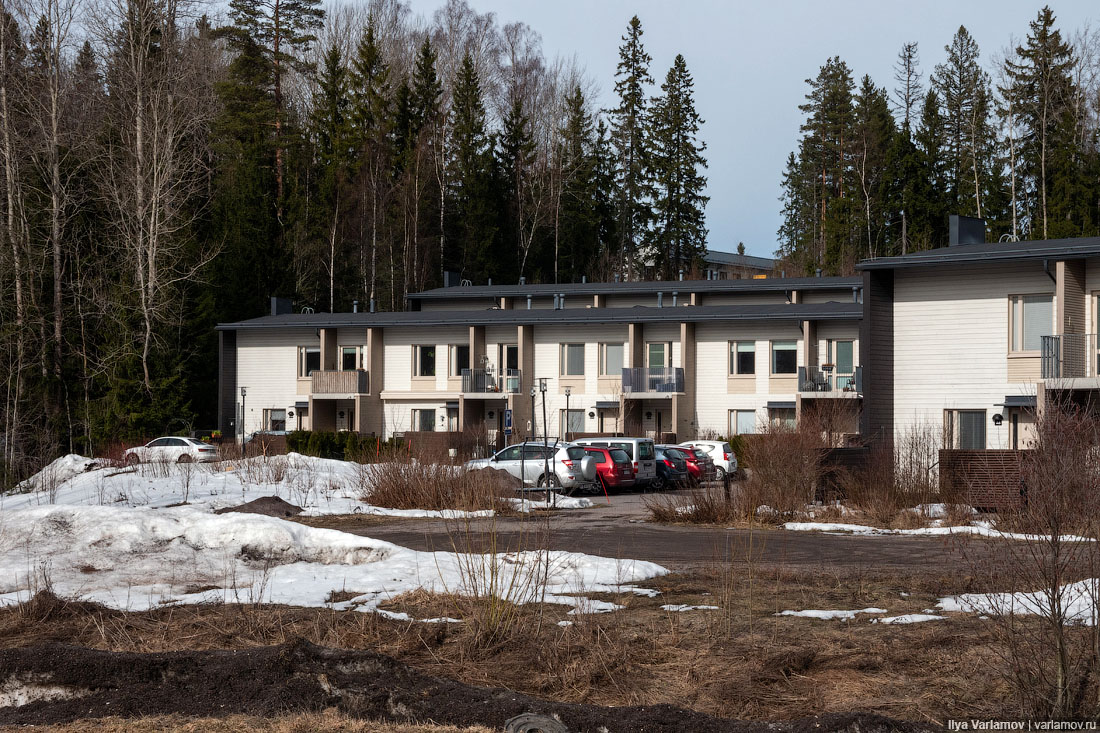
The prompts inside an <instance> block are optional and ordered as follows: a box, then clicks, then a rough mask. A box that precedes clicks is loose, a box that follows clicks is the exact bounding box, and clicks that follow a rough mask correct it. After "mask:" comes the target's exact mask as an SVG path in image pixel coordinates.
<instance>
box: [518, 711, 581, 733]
mask: <svg viewBox="0 0 1100 733" xmlns="http://www.w3.org/2000/svg"><path fill="white" fill-rule="evenodd" d="M504 733H569V729H568V728H566V727H565V726H564V725H562V723H561V721H559V720H555V719H554V718H551V717H550V716H548V715H539V714H538V713H521V714H520V715H517V716H516V717H514V718H511V719H509V720H507V721H505V723H504Z"/></svg>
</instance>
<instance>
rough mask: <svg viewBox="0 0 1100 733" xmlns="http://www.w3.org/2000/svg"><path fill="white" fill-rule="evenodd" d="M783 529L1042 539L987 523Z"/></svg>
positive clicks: (794, 525)
mask: <svg viewBox="0 0 1100 733" xmlns="http://www.w3.org/2000/svg"><path fill="white" fill-rule="evenodd" d="M783 529H785V530H788V531H792V532H845V533H850V534H864V535H889V534H892V535H924V536H937V537H938V536H943V535H953V534H958V535H967V534H969V535H978V536H980V537H995V538H998V539H1002V540H1028V541H1035V540H1041V539H1043V537H1042V536H1040V535H1033V534H1021V533H1020V532H1002V531H1000V530H998V529H995V528H994V527H993V526H992V525H990V524H989V523H988V522H975V523H974V524H971V525H967V526H961V527H920V528H918V529H883V528H880V527H868V526H866V525H862V524H844V523H842V522H787V523H786V524H784V525H783ZM1062 541H1063V542H1091V540H1090V539H1088V538H1087V537H1077V536H1075V535H1063V537H1062Z"/></svg>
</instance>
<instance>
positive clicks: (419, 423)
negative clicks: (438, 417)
mask: <svg viewBox="0 0 1100 733" xmlns="http://www.w3.org/2000/svg"><path fill="white" fill-rule="evenodd" d="M412 424H413V429H414V430H420V431H422V432H426V433H430V432H433V431H434V430H435V410H413V411H412Z"/></svg>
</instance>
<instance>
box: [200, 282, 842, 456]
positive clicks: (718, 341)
mask: <svg viewBox="0 0 1100 733" xmlns="http://www.w3.org/2000/svg"><path fill="white" fill-rule="evenodd" d="M862 287H863V280H862V279H861V278H858V277H857V278H787V279H783V278H777V279H767V280H751V279H750V280H700V281H674V282H620V283H579V284H571V285H529V284H526V283H518V284H510V285H486V286H457V287H447V288H439V289H436V290H430V291H426V292H423V293H418V294H415V295H413V296H411V297H410V310H409V311H406V312H402V313H373V312H366V313H363V312H359V313H333V314H327V313H316V314H315V313H305V314H303V313H298V314H295V313H289V312H283V311H285V310H286V308H285V307H280V306H278V304H276V307H274V308H273V312H272V314H271V315H269V316H265V317H262V318H256V319H251V320H247V321H242V322H238V323H226V324H221V325H219V326H218V330H219V335H220V344H221V363H220V370H221V371H220V387H219V425H220V427H221V429H222V430H223V431H224V432H226V434H239V433H240V431H241V430H242V429H243V430H244V432H246V433H251V432H253V431H257V430H293V429H297V428H302V429H328V430H332V429H335V430H356V431H359V432H362V433H368V434H377V435H380V436H382V437H390V436H392V435H395V434H404V433H407V432H420V431H451V432H459V431H462V432H468V431H475V430H476V431H481V430H484V431H485V432H486V434H488V435H489V436H490V437H491V438H493V439H496V440H498V441H499V440H501V439H503V431H504V427H505V414H506V411H511V415H512V418H513V435H514V436H515V437H522V436H524V435H530V434H532V432H533V431H534V427H535V426H534V425H533V424H532V422H531V421H532V411H533V410H534V411H535V412H537V414H538V426H539V428H538V430H537V431H534V432H541V423H542V417H541V416H542V410H543V397H544V396H545V403H546V423H547V426H548V427H547V430H548V433H549V434H550V435H559V436H565V435H575V434H578V433H587V434H591V433H644V434H649V435H653V436H664V437H665V438H667V439H671V438H672V437H677V438H680V439H684V438H688V437H691V436H695V435H699V434H703V433H718V434H722V435H728V434H736V433H745V432H755V431H756V430H758V429H759V427H760V425H761V424H762V423H763V422H765V421H768V420H780V421H786V422H794V421H796V420H797V419H798V416H799V415H800V413H802V412H804V411H805V410H810V409H815V408H814V406H815V405H820V404H824V403H826V402H827V403H828V404H830V405H841V406H842V407H841V409H840V412H841V413H842V414H843V415H845V416H846V417H847V418H848V419H847V423H848V424H847V427H846V431H847V432H850V433H853V434H855V433H858V430H859V422H858V420H859V414H860V407H861V405H862V384H863V369H862V365H861V363H860V362H859V355H860V353H861V351H862V350H863V349H862V347H861V345H860V335H859V331H860V325H859V324H860V320H861V318H862V317H863V311H864V306H863V304H862V302H861V298H862ZM543 390H545V391H543ZM532 393H534V395H535V397H534V398H532ZM242 416H243V417H242Z"/></svg>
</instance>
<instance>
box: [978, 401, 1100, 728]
mask: <svg viewBox="0 0 1100 733" xmlns="http://www.w3.org/2000/svg"><path fill="white" fill-rule="evenodd" d="M1098 436H1100V421H1098V420H1097V417H1096V416H1095V415H1093V414H1092V413H1091V412H1090V411H1088V410H1086V409H1083V408H1081V407H1080V406H1077V405H1074V404H1058V403H1054V404H1048V405H1047V406H1046V409H1045V410H1044V411H1043V412H1042V413H1040V415H1039V417H1038V420H1037V422H1036V426H1035V439H1034V441H1033V443H1032V445H1031V446H1030V447H1031V450H1030V451H1029V454H1028V455H1027V456H1026V457H1025V459H1024V460H1023V461H1022V466H1021V491H1020V500H1019V502H1018V504H1017V506H1016V508H1015V509H1011V510H1009V511H1007V512H1006V516H1005V517H1004V518H1003V519H1002V521H1001V522H999V525H1000V526H1003V527H1011V528H1012V529H1016V530H1020V531H1023V532H1026V533H1027V534H1026V535H1025V537H1024V538H1023V539H1017V540H1011V541H1009V540H1005V541H1002V542H1001V543H1000V546H999V547H998V552H997V553H996V555H995V559H993V558H991V557H990V554H989V553H988V552H983V551H982V548H981V547H979V546H976V545H977V544H978V543H974V542H971V543H964V545H963V550H964V553H965V554H966V556H967V558H968V560H969V561H970V562H971V564H972V565H975V566H976V567H977V568H978V569H980V570H983V571H989V570H990V569H994V568H995V567H998V568H999V567H1001V566H1004V567H1005V568H1007V573H1004V574H1003V576H1004V577H1007V578H1012V579H1013V580H1014V583H1013V587H1011V588H1009V589H1008V590H1009V593H1005V594H995V595H993V596H989V597H987V600H986V601H985V602H984V605H985V607H984V608H982V610H985V611H987V612H992V615H993V616H994V617H995V619H996V622H997V623H996V628H997V629H998V631H999V635H1000V637H1001V639H1002V641H1003V654H1002V657H1001V661H1002V663H1003V670H1004V673H1005V676H1006V678H1007V680H1008V681H1009V682H1010V684H1011V685H1012V687H1013V689H1014V691H1015V693H1016V696H1017V698H1018V701H1019V705H1020V709H1021V712H1022V713H1024V714H1026V715H1035V716H1043V717H1047V716H1049V717H1053V718H1070V717H1073V718H1094V717H1096V715H1097V714H1100V654H1098V652H1100V624H1098V622H1100V619H1098V618H1097V604H1098V603H1100V591H1098V582H1100V581H1098V580H1097V578H1098V577H1100V548H1098V544H1100V496H1098V494H1097V490H1096V489H1097V486H1100V449H1098V447H1097V446H1098V440H1097V438H1098ZM1082 579H1085V580H1082ZM1014 594H1015V595H1014ZM1029 616H1031V617H1037V620H1038V623H1035V622H1034V620H1032V621H1029V620H1028V618H1027V617H1029Z"/></svg>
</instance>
